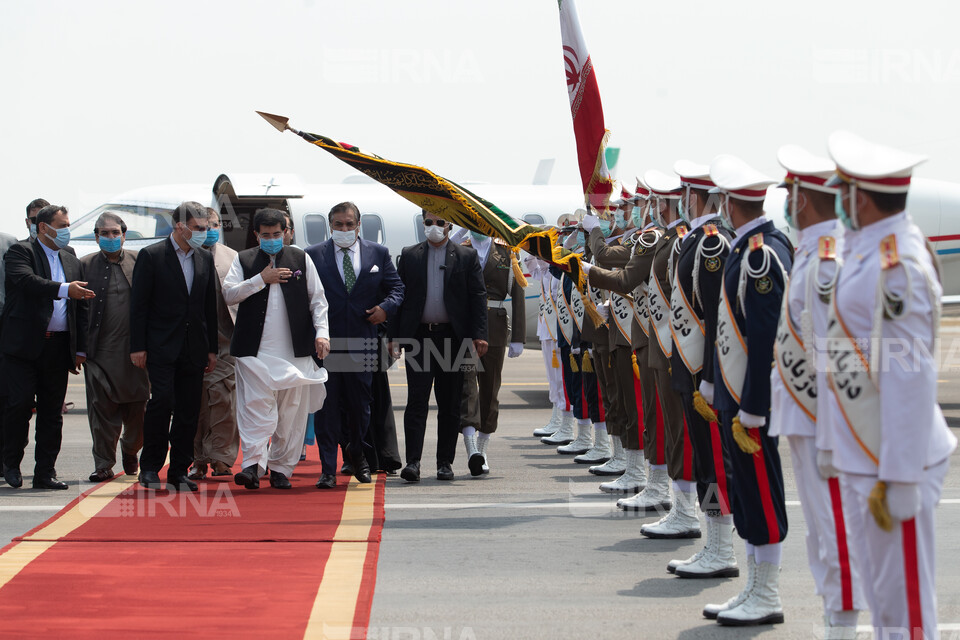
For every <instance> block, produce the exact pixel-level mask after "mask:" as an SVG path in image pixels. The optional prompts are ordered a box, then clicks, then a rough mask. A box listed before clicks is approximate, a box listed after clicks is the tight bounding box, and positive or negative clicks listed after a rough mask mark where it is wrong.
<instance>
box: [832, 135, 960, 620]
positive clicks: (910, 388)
mask: <svg viewBox="0 0 960 640" xmlns="http://www.w3.org/2000/svg"><path fill="white" fill-rule="evenodd" d="M829 147H830V154H831V156H832V157H833V159H834V161H835V162H836V163H837V165H838V174H839V176H840V178H841V179H842V180H843V181H845V182H847V183H848V184H850V185H851V188H850V190H851V191H855V190H859V189H865V190H869V191H878V192H886V193H897V192H899V193H905V192H906V189H907V186H906V185H909V178H910V172H911V170H912V168H913V166H915V165H916V164H919V162H921V161H922V160H923V159H922V158H919V157H917V156H913V155H911V154H905V153H901V152H898V151H895V150H892V149H888V148H886V147H881V146H879V145H874V144H871V143H868V142H866V141H864V140H861V139H859V138H857V137H856V136H853V135H852V134H848V133H844V132H838V133H835V134H833V135H832V136H831V137H830V142H829ZM864 176H866V177H864ZM851 195H852V194H851ZM851 201H854V202H855V198H854V197H850V198H848V199H846V202H847V203H848V204H847V207H850V206H851V205H850V204H849V203H850V202H851ZM850 215H851V218H852V219H853V220H854V223H856V212H855V211H854V212H852V213H851V214H850ZM846 256H847V257H846V261H845V263H844V266H843V269H842V270H841V273H840V278H839V281H838V282H837V286H836V292H835V295H834V305H833V307H832V309H831V315H830V326H829V328H828V334H829V336H830V341H829V344H828V346H827V349H828V357H829V359H830V363H829V365H830V367H829V374H828V376H829V381H830V387H831V389H832V394H831V396H832V400H831V403H830V408H829V410H830V412H831V414H832V415H831V425H832V427H833V429H832V446H833V462H834V465H835V466H836V467H837V468H838V469H839V470H840V471H841V472H842V474H843V475H842V482H843V484H844V488H845V491H848V492H849V493H850V498H851V500H850V501H849V502H848V504H847V510H846V516H847V523H848V526H849V530H850V537H851V538H852V539H854V540H857V541H858V545H859V546H860V548H861V550H862V555H861V560H862V564H861V569H862V574H863V580H864V589H865V591H866V596H867V600H868V603H869V605H870V610H871V612H872V617H873V625H874V627H875V633H876V636H877V637H889V635H890V634H891V633H895V632H897V630H902V631H899V632H900V633H903V634H904V636H903V637H916V635H915V634H916V633H918V632H919V630H920V629H921V628H922V630H923V633H924V637H926V638H936V637H938V633H937V601H936V590H935V584H934V574H935V566H936V560H935V547H934V517H933V509H934V507H935V506H936V504H937V503H938V502H939V499H940V491H941V488H942V485H943V479H944V476H945V475H946V473H947V466H948V458H949V456H950V453H951V452H952V451H953V450H954V449H955V448H956V446H957V439H956V438H955V437H954V436H953V434H952V433H950V430H949V429H948V428H947V424H946V421H945V420H944V418H943V413H942V412H941V411H940V407H939V405H938V404H937V364H936V361H935V359H934V355H933V354H935V353H936V351H935V349H936V348H937V345H936V340H937V336H938V332H939V315H940V314H939V311H940V297H941V295H942V293H943V290H942V287H941V285H940V282H939V276H938V274H937V271H936V268H935V263H934V259H933V257H932V256H931V254H930V251H929V250H928V248H927V245H926V241H925V238H924V236H923V233H922V232H921V231H920V229H918V228H917V226H916V225H914V224H913V222H912V220H911V218H910V216H909V214H908V213H906V212H901V213H899V214H896V215H893V216H890V217H886V218H883V219H882V220H880V221H878V222H874V223H873V224H870V225H867V226H865V227H863V228H861V229H860V230H859V231H858V232H857V233H856V234H853V236H852V237H851V238H849V239H848V248H847V251H846ZM878 481H881V482H885V483H887V489H886V498H885V501H884V502H885V504H886V505H888V506H889V510H890V514H891V516H893V518H894V520H893V527H892V530H891V531H886V530H884V529H882V528H881V527H880V526H879V525H878V523H877V521H876V519H875V518H874V517H873V515H872V514H871V510H870V508H869V498H870V494H871V492H872V491H874V490H875V487H876V486H877V484H878ZM904 505H909V506H908V507H905V506H904ZM900 512H906V513H914V512H915V515H914V517H912V518H906V519H903V520H898V519H896V517H897V513H900Z"/></svg>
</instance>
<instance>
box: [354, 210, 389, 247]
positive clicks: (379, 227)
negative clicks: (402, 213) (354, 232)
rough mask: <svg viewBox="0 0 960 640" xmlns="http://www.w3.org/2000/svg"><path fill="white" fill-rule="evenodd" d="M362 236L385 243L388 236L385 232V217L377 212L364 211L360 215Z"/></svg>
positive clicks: (365, 238) (371, 240)
mask: <svg viewBox="0 0 960 640" xmlns="http://www.w3.org/2000/svg"><path fill="white" fill-rule="evenodd" d="M360 237H361V238H363V239H364V240H368V241H370V242H376V243H378V244H383V243H384V242H385V241H386V237H385V235H384V232H383V218H381V217H380V216H379V215H377V214H376V213H364V214H362V215H361V216H360Z"/></svg>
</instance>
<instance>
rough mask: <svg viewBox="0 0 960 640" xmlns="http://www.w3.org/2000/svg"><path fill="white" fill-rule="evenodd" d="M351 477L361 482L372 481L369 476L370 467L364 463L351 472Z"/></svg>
mask: <svg viewBox="0 0 960 640" xmlns="http://www.w3.org/2000/svg"><path fill="white" fill-rule="evenodd" d="M353 477H354V478H356V479H357V482H361V483H363V484H369V483H371V482H373V478H371V477H370V467H368V466H367V465H366V464H364V465H363V466H362V467H360V469H359V470H358V471H357V472H356V473H354V474H353Z"/></svg>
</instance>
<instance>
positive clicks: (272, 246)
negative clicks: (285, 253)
mask: <svg viewBox="0 0 960 640" xmlns="http://www.w3.org/2000/svg"><path fill="white" fill-rule="evenodd" d="M280 249H283V238H271V239H269V240H268V239H267V238H260V250H261V251H263V252H264V253H266V254H268V255H271V256H275V255H277V254H278V253H280Z"/></svg>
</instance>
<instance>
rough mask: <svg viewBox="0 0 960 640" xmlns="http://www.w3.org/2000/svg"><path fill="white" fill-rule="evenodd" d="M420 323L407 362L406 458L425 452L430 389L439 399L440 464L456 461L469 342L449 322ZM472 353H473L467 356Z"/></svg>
mask: <svg viewBox="0 0 960 640" xmlns="http://www.w3.org/2000/svg"><path fill="white" fill-rule="evenodd" d="M432 326H433V327H435V328H434V329H432V330H431V329H430V328H429V327H428V325H423V324H422V325H420V328H419V329H418V330H417V335H416V336H414V340H413V341H412V343H411V344H410V345H407V346H408V350H407V351H406V355H405V359H404V364H405V366H406V371H407V408H406V409H405V410H404V412H403V434H404V437H405V439H406V448H407V451H406V461H407V463H410V462H417V461H419V460H420V458H421V457H422V456H423V437H424V434H425V433H426V430H427V409H428V403H429V401H430V389H431V388H433V395H434V398H435V399H436V401H437V464H440V463H443V462H448V463H450V464H453V459H454V457H455V456H456V453H457V439H458V436H459V434H460V396H461V394H462V393H463V373H462V371H461V369H460V367H461V366H464V365H466V364H469V363H471V362H474V361H475V359H473V360H468V361H464V359H463V357H462V354H464V353H469V352H468V351H465V349H466V348H467V345H466V344H464V341H461V340H457V339H456V338H455V337H454V335H453V331H452V330H451V328H450V326H449V325H432ZM467 357H469V356H467Z"/></svg>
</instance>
